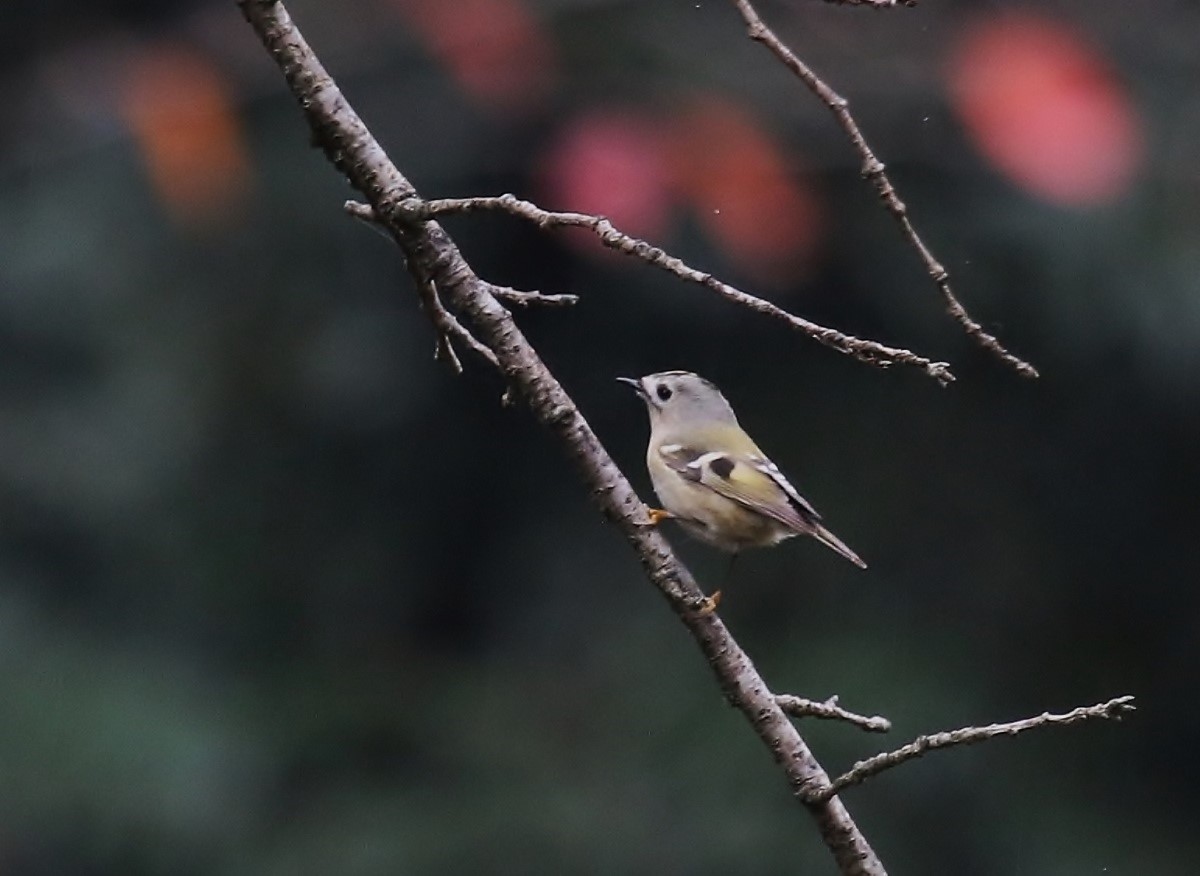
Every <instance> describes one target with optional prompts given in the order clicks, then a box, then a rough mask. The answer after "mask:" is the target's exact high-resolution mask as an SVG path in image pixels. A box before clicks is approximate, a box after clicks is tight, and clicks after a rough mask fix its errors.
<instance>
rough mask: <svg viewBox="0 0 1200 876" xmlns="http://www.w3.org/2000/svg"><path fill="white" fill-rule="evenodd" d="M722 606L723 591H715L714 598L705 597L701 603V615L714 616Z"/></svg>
mask: <svg viewBox="0 0 1200 876" xmlns="http://www.w3.org/2000/svg"><path fill="white" fill-rule="evenodd" d="M720 604H721V591H720V590H714V591H713V594H712V596H705V597H704V598H703V599H701V600H700V602H699V610H700V614H702V615H707V614H712V613H713V612H714V611H716V610H717V606H718V605H720Z"/></svg>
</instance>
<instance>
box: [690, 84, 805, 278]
mask: <svg viewBox="0 0 1200 876" xmlns="http://www.w3.org/2000/svg"><path fill="white" fill-rule="evenodd" d="M671 142H672V148H671V159H672V160H671V166H672V167H673V168H674V169H675V182H676V185H677V187H678V191H679V195H680V198H681V199H683V200H687V201H690V202H691V203H692V204H693V205H694V206H695V208H696V210H697V212H698V217H699V220H700V222H701V224H702V225H703V226H704V228H705V229H706V230H707V231H708V233H709V235H711V237H712V238H713V240H714V241H715V242H716V243H717V244H718V245H719V246H721V247H722V248H723V249H724V250H725V251H726V252H727V253H728V254H729V256H730V257H731V258H732V259H733V260H734V261H735V262H736V263H737V264H738V265H739V266H740V267H741V268H742V270H744V271H746V272H747V273H749V274H750V275H752V276H753V277H754V278H755V279H756V280H759V281H762V282H786V281H788V280H790V279H793V278H794V274H795V272H796V271H797V270H798V269H799V268H800V266H801V265H802V263H803V262H804V261H805V260H806V259H807V258H808V257H810V256H811V254H812V252H813V250H814V248H815V247H816V245H817V243H818V241H819V239H820V234H821V210H820V204H819V201H818V198H817V196H816V194H815V193H814V192H813V191H812V190H811V189H810V188H808V187H806V186H805V185H804V178H803V177H802V176H801V175H799V174H797V173H795V171H794V169H793V168H791V167H789V165H788V161H787V159H786V158H785V157H784V154H783V151H782V150H781V149H780V147H779V145H778V144H777V143H776V142H775V140H774V139H773V138H772V137H771V136H770V135H769V134H768V133H767V132H766V131H764V130H763V129H762V128H761V127H760V126H759V125H758V124H757V122H756V121H755V120H754V119H753V118H752V117H751V115H750V114H749V113H748V112H746V111H745V110H743V109H742V108H741V107H738V106H735V105H734V104H732V103H729V102H726V101H723V100H719V99H716V98H710V99H705V100H702V101H698V102H696V103H695V104H693V105H692V106H691V107H689V108H687V109H686V110H685V111H684V112H683V114H682V115H681V116H680V117H679V119H678V120H677V121H676V123H675V125H674V136H673V138H672V141H671Z"/></svg>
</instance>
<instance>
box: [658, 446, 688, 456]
mask: <svg viewBox="0 0 1200 876" xmlns="http://www.w3.org/2000/svg"><path fill="white" fill-rule="evenodd" d="M681 450H683V445H682V444H664V445H662V446H661V447H659V448H658V452H659V453H661V454H663V455H665V456H670V455H671V454H672V453H678V452H679V451H681Z"/></svg>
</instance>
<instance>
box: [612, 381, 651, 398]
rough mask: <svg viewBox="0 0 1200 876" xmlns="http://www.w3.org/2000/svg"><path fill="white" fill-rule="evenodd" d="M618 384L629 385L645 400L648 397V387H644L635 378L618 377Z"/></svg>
mask: <svg viewBox="0 0 1200 876" xmlns="http://www.w3.org/2000/svg"><path fill="white" fill-rule="evenodd" d="M617 382H618V383H628V384H629V385H630V386H632V387H633V391H634V392H636V393H637V394H638V395H640V396H641V397H642V398H643V399H645V398H646V397H647V396H646V387H644V386H642V382H641V381H640V380H637V379H635V378H633V377H618V378H617Z"/></svg>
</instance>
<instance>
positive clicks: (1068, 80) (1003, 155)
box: [949, 12, 1142, 206]
mask: <svg viewBox="0 0 1200 876" xmlns="http://www.w3.org/2000/svg"><path fill="white" fill-rule="evenodd" d="M949 77H950V91H951V98H952V100H953V103H954V107H955V109H956V110H957V112H958V114H959V115H960V116H961V118H962V120H963V122H964V124H965V125H966V128H967V132H968V133H969V135H970V136H971V138H972V139H973V140H974V141H975V144H976V146H977V147H978V148H979V150H980V151H981V152H983V154H984V155H985V156H986V157H987V158H988V159H989V160H990V161H991V162H992V163H993V164H994V165H995V166H996V167H998V168H999V169H1000V170H1001V171H1002V172H1003V173H1005V174H1006V175H1007V176H1008V177H1010V178H1011V179H1012V180H1013V181H1014V182H1016V183H1017V184H1018V185H1020V186H1022V187H1024V188H1025V189H1027V190H1028V191H1030V192H1032V193H1033V194H1035V195H1037V196H1039V197H1041V198H1044V199H1045V200H1047V201H1051V202H1053V203H1056V204H1061V205H1064V206H1088V205H1093V204H1101V203H1105V202H1108V201H1111V200H1113V199H1115V198H1117V197H1119V196H1121V195H1122V194H1123V193H1124V192H1125V191H1126V190H1127V189H1128V187H1129V185H1130V183H1131V181H1132V178H1133V175H1134V173H1135V171H1136V170H1137V166H1138V164H1139V161H1140V159H1141V155H1142V138H1141V131H1140V127H1139V121H1138V119H1137V117H1136V113H1135V111H1134V108H1133V106H1132V102H1131V101H1130V98H1129V95H1128V94H1127V93H1126V91H1125V89H1124V88H1123V87H1122V86H1121V84H1120V83H1119V82H1117V80H1116V78H1115V77H1114V75H1113V73H1112V72H1111V70H1110V69H1109V67H1108V65H1107V64H1106V63H1105V59H1104V58H1103V57H1101V55H1100V54H1099V52H1098V51H1097V50H1096V49H1095V48H1094V47H1093V46H1091V45H1090V44H1089V43H1087V42H1086V41H1085V40H1084V38H1083V37H1081V36H1080V35H1079V34H1078V33H1077V32H1076V31H1075V30H1073V29H1070V28H1068V27H1067V26H1065V25H1063V24H1059V23H1056V22H1053V21H1050V20H1049V19H1046V18H1043V17H1042V16H1040V15H1038V14H1036V13H1032V12H1020V13H1005V14H1002V15H998V16H995V17H992V18H989V19H987V20H985V21H982V22H980V23H978V24H977V25H975V26H974V27H973V28H971V29H969V30H968V31H967V32H966V33H965V34H964V35H963V37H962V39H961V40H960V41H959V43H958V46H957V47H956V49H955V51H954V53H953V55H952V56H951V58H950V65H949Z"/></svg>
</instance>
